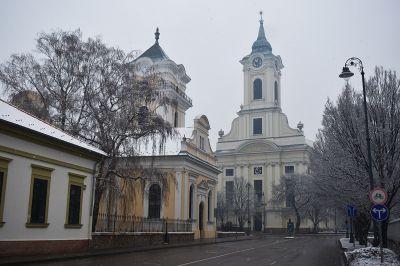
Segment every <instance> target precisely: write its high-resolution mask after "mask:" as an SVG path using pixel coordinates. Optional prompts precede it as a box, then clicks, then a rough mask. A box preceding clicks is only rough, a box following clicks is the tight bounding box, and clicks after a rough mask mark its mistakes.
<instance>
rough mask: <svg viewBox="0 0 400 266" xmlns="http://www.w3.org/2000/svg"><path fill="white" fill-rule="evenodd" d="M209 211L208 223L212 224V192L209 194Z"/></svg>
mask: <svg viewBox="0 0 400 266" xmlns="http://www.w3.org/2000/svg"><path fill="white" fill-rule="evenodd" d="M207 210H208V221H209V222H211V211H212V193H211V190H210V192H208V206H207Z"/></svg>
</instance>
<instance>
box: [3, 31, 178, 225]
mask: <svg viewBox="0 0 400 266" xmlns="http://www.w3.org/2000/svg"><path fill="white" fill-rule="evenodd" d="M36 50H37V52H36V54H35V55H32V54H23V55H12V56H11V59H10V60H9V61H8V62H6V63H4V64H2V65H0V82H1V83H2V84H3V87H4V89H5V91H6V93H8V94H10V95H12V94H16V93H21V92H24V91H28V90H35V91H36V92H37V93H38V94H39V95H40V97H41V100H42V103H43V105H44V106H45V108H46V109H47V110H49V117H50V121H51V122H52V123H54V124H55V125H57V126H59V127H60V128H61V129H63V130H66V131H68V132H69V133H71V134H72V135H74V136H76V137H78V138H80V139H83V140H85V141H87V142H89V143H90V144H92V145H94V146H96V147H99V148H100V149H102V150H103V151H105V152H106V153H107V154H108V156H107V158H105V159H104V160H102V161H101V162H100V164H99V169H100V172H99V173H98V175H97V179H96V194H95V204H94V211H93V212H94V222H93V227H95V226H96V218H97V212H98V210H99V209H98V208H99V202H100V199H101V197H102V195H103V193H104V191H106V190H110V189H116V190H118V189H119V182H118V179H119V178H123V179H126V180H137V179H140V178H146V175H145V176H143V175H140V176H138V175H133V172H134V171H133V169H132V168H134V167H136V166H137V165H136V166H135V165H134V164H133V163H131V164H129V166H130V167H132V168H131V169H126V168H123V169H121V168H119V167H118V166H119V163H118V162H119V160H120V159H121V157H122V156H125V157H130V160H131V161H135V160H136V156H137V155H138V154H137V152H136V150H135V147H137V146H138V144H139V143H141V142H148V141H149V139H152V140H154V141H153V143H154V145H153V148H154V149H156V148H158V149H161V147H162V146H163V144H164V142H165V140H166V138H167V137H171V136H172V135H173V134H174V130H173V128H172V126H171V125H170V124H169V123H168V122H166V121H165V120H164V119H163V118H162V117H161V116H160V115H158V114H157V109H158V108H163V107H165V106H166V104H168V103H169V99H168V98H165V97H163V96H161V94H160V93H159V91H158V88H159V85H160V83H162V80H161V79H160V77H159V76H158V75H157V74H154V73H150V74H149V75H148V76H146V77H141V78H137V77H135V76H134V75H133V71H132V66H131V64H130V62H132V60H133V59H134V58H133V56H132V55H131V54H125V53H124V52H123V51H122V50H120V49H116V48H112V47H107V46H106V45H105V44H104V43H102V41H101V40H100V39H99V38H96V39H88V40H87V41H84V40H82V34H81V32H80V31H79V30H76V31H73V32H64V31H57V32H53V33H49V34H47V33H41V34H39V38H38V39H37V45H36ZM142 172H143V171H142ZM145 172H146V171H144V172H143V173H145ZM150 172H152V171H150ZM150 175H151V176H153V175H152V174H150ZM157 176H162V175H157Z"/></svg>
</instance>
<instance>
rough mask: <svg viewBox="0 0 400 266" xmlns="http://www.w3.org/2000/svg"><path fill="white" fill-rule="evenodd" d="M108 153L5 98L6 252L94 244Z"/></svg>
mask: <svg viewBox="0 0 400 266" xmlns="http://www.w3.org/2000/svg"><path fill="white" fill-rule="evenodd" d="M104 155H106V154H105V153H104V152H102V151H101V150H99V149H97V148H94V147H92V146H90V145H88V144H86V143H83V142H81V141H79V140H78V139H76V138H74V137H71V136H70V135H68V134H67V133H65V132H63V131H61V130H59V129H58V128H56V127H53V126H51V125H50V124H48V123H45V122H43V121H41V120H39V119H37V118H35V117H33V116H31V115H29V114H28V113H26V112H24V111H21V110H19V109H17V108H15V107H13V106H11V105H10V104H8V103H6V102H4V101H2V100H0V193H1V194H0V257H1V256H20V255H33V254H34V255H37V254H48V253H65V252H73V251H83V250H85V249H88V248H89V240H90V239H91V221H92V217H91V212H92V211H91V206H92V198H93V193H94V189H93V178H94V177H93V176H94V172H95V169H96V162H97V161H99V159H100V158H101V157H102V156H104Z"/></svg>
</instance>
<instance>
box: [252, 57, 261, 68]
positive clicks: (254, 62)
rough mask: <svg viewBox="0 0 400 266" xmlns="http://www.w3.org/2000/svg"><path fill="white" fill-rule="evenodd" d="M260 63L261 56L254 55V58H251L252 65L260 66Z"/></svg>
mask: <svg viewBox="0 0 400 266" xmlns="http://www.w3.org/2000/svg"><path fill="white" fill-rule="evenodd" d="M261 65H262V59H261V57H258V56H257V57H255V58H254V59H253V67H257V68H258V67H260V66H261Z"/></svg>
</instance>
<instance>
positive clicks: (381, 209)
mask: <svg viewBox="0 0 400 266" xmlns="http://www.w3.org/2000/svg"><path fill="white" fill-rule="evenodd" d="M369 212H370V213H371V217H372V219H374V220H375V221H385V220H386V219H387V218H388V217H389V209H388V208H387V207H386V206H385V205H381V204H375V205H372V207H371V210H370V211H369Z"/></svg>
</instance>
